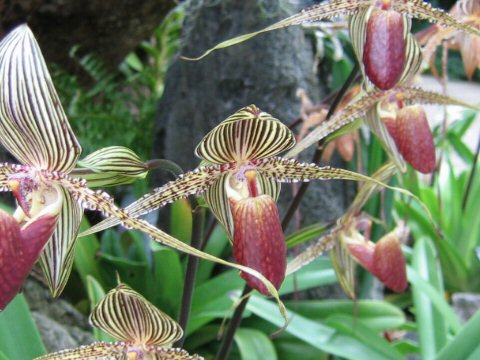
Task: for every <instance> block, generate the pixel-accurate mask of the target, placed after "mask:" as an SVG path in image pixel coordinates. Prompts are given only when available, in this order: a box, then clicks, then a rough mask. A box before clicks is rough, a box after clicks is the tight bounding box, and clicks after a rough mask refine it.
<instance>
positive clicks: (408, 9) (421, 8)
mask: <svg viewBox="0 0 480 360" xmlns="http://www.w3.org/2000/svg"><path fill="white" fill-rule="evenodd" d="M392 6H393V8H394V9H395V10H396V11H399V12H402V13H404V14H408V15H410V16H413V17H416V18H418V19H423V20H428V21H430V22H432V23H437V24H440V25H442V26H447V27H453V28H455V29H458V30H462V31H465V32H467V33H470V34H475V35H477V36H480V29H477V28H475V27H474V26H471V25H468V24H466V23H463V22H460V21H458V20H457V19H455V18H454V17H453V16H451V15H449V14H447V13H446V12H445V11H443V10H441V9H436V8H434V7H432V5H431V4H429V3H427V2H424V1H422V0H408V1H392Z"/></svg>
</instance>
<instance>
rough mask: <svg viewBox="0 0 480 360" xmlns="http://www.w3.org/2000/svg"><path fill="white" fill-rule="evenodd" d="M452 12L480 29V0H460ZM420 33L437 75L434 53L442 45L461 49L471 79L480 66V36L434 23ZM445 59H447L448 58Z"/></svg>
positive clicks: (432, 67) (464, 64)
mask: <svg viewBox="0 0 480 360" xmlns="http://www.w3.org/2000/svg"><path fill="white" fill-rule="evenodd" d="M450 14H451V15H452V16H453V17H455V18H456V19H458V21H461V22H462V23H464V24H468V25H470V26H472V27H475V28H477V29H480V2H478V0H458V1H457V3H456V4H455V5H454V6H453V7H452V9H451V10H450ZM418 35H419V36H418V40H419V42H420V44H422V45H424V50H423V56H424V58H425V61H426V62H427V63H428V64H429V65H430V68H431V69H432V72H433V73H434V74H435V75H436V76H437V77H438V72H437V70H436V66H435V56H434V55H435V53H436V50H437V47H438V46H440V45H443V46H444V47H446V48H448V49H460V53H461V55H462V60H463V66H464V68H465V74H466V75H467V78H469V79H470V80H471V79H472V77H473V74H474V72H475V70H476V69H477V68H479V67H480V37H478V36H474V35H471V34H469V33H464V32H461V31H458V30H457V29H452V28H447V29H443V28H441V27H439V26H437V25H432V27H430V28H428V29H427V30H425V31H422V32H420V33H419V34H418ZM444 60H445V61H446V59H444Z"/></svg>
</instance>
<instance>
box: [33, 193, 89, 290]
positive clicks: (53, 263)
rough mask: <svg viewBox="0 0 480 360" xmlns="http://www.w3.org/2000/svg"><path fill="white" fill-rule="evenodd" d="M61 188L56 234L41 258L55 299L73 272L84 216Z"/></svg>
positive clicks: (68, 194)
mask: <svg viewBox="0 0 480 360" xmlns="http://www.w3.org/2000/svg"><path fill="white" fill-rule="evenodd" d="M59 188H60V189H61V190H60V191H61V192H62V193H61V196H63V204H62V209H61V212H60V215H59V217H58V221H57V225H56V227H55V232H54V233H53V236H52V238H51V239H50V240H49V242H48V243H47V245H46V246H45V248H44V250H43V252H42V255H41V256H40V264H41V265H42V269H43V272H44V274H45V278H46V280H47V283H48V286H49V288H50V291H51V293H52V296H54V297H57V296H59V295H60V294H61V292H62V291H63V288H64V287H65V285H66V284H67V280H68V277H69V275H70V272H71V271H72V266H73V259H74V250H75V243H76V239H77V234H78V229H79V227H80V221H81V220H82V215H83V209H82V207H81V205H80V204H79V203H78V202H77V201H76V200H74V199H73V198H72V195H71V194H70V193H69V192H68V191H67V190H66V189H65V188H64V187H59Z"/></svg>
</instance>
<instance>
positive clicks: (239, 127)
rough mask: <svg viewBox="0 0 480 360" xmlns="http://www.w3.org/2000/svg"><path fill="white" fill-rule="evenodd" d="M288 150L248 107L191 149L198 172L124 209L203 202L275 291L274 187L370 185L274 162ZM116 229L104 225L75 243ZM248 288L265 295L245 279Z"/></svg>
mask: <svg viewBox="0 0 480 360" xmlns="http://www.w3.org/2000/svg"><path fill="white" fill-rule="evenodd" d="M294 144H295V137H294V135H293V133H292V132H291V131H290V130H289V129H288V127H287V126H285V125H284V124H282V123H281V122H280V121H278V120H277V119H275V118H273V117H272V116H271V115H270V114H268V113H265V112H263V111H261V110H260V109H258V108H257V107H256V106H255V105H250V106H247V107H245V108H243V109H240V110H239V111H237V112H236V113H235V114H233V115H231V116H230V117H228V118H227V119H226V120H224V121H223V122H222V123H220V124H219V125H218V126H217V127H215V128H214V129H213V130H211V131H210V132H209V133H208V134H207V135H206V136H205V137H204V138H203V140H202V141H201V142H200V144H199V145H198V146H197V148H196V154H197V156H199V157H200V158H202V159H203V164H207V165H204V166H200V167H198V168H197V169H195V170H193V171H191V172H188V173H186V174H184V175H183V176H182V177H180V178H179V179H177V180H175V181H172V182H170V183H168V184H166V185H164V186H162V187H160V188H157V189H155V190H154V191H153V192H151V193H150V194H147V195H145V196H144V197H143V198H141V199H139V200H138V201H136V202H134V203H132V204H131V205H129V206H128V207H127V208H126V209H125V210H126V211H128V214H129V215H130V216H131V217H137V216H140V215H143V214H145V213H147V212H150V211H152V210H154V209H156V208H158V207H159V206H163V205H165V204H166V203H168V202H173V201H176V200H178V199H180V198H182V197H185V196H188V195H192V194H197V195H198V194H203V195H204V197H205V201H206V202H207V204H208V205H209V207H210V209H211V210H212V212H213V213H214V215H215V216H216V217H217V219H218V220H219V221H220V223H221V224H222V225H223V226H224V227H225V229H226V230H227V233H228V234H229V236H230V239H231V240H232V241H233V247H234V256H235V258H236V260H237V262H238V263H239V264H243V265H246V266H249V267H251V268H253V269H256V270H258V271H259V272H260V273H261V274H263V275H264V276H265V277H266V278H267V279H268V280H270V282H272V283H273V285H274V286H275V287H276V288H279V287H280V285H281V283H282V281H283V278H284V276H285V261H286V260H285V244H284V237H283V232H282V231H281V225H280V221H279V219H278V211H277V209H276V204H275V201H276V199H277V197H278V194H279V191H280V184H279V183H281V182H293V181H295V182H296V181H309V180H314V179H347V180H361V181H367V182H370V181H373V182H377V181H376V180H375V179H372V178H369V177H367V176H364V175H360V174H356V173H354V172H350V171H347V170H343V169H334V168H330V167H319V166H317V165H316V164H305V163H300V162H298V161H297V160H295V159H287V158H282V157H278V156H277V155H278V154H279V153H281V152H283V151H285V150H288V149H289V148H291V147H292V146H294ZM118 223H119V220H118V219H115V218H110V219H106V220H104V221H103V222H101V223H99V224H98V225H96V226H94V227H93V228H91V229H89V230H88V231H86V232H85V233H83V234H81V235H86V234H90V233H93V232H96V231H99V230H103V229H106V228H108V227H111V226H114V225H116V224H118ZM242 276H243V277H244V278H246V279H247V281H248V283H249V284H250V285H251V286H252V287H254V288H255V289H257V290H259V291H260V292H262V293H264V294H266V293H267V291H266V289H265V287H264V286H262V285H260V284H259V283H258V281H256V280H254V279H253V278H252V277H251V276H250V275H247V274H242Z"/></svg>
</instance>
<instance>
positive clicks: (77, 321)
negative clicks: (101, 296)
mask: <svg viewBox="0 0 480 360" xmlns="http://www.w3.org/2000/svg"><path fill="white" fill-rule="evenodd" d="M24 295H25V298H26V299H27V302H28V304H29V306H30V310H31V311H32V314H33V317H34V319H35V322H36V324H37V326H38V328H39V331H40V334H41V336H42V339H43V342H44V343H45V347H46V348H47V351H49V352H53V351H58V350H62V349H66V348H72V347H76V346H79V345H84V344H89V343H92V342H93V341H95V340H94V338H93V335H92V331H91V326H90V325H89V324H88V320H87V318H86V316H84V315H83V314H81V313H80V312H78V311H77V309H75V308H74V307H73V306H72V305H71V304H70V303H68V302H67V301H65V300H62V299H52V297H51V295H50V292H49V291H48V289H47V288H45V287H44V286H43V285H41V284H40V283H39V282H37V281H36V280H33V279H31V278H29V279H28V280H27V281H26V282H25V285H24Z"/></svg>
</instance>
